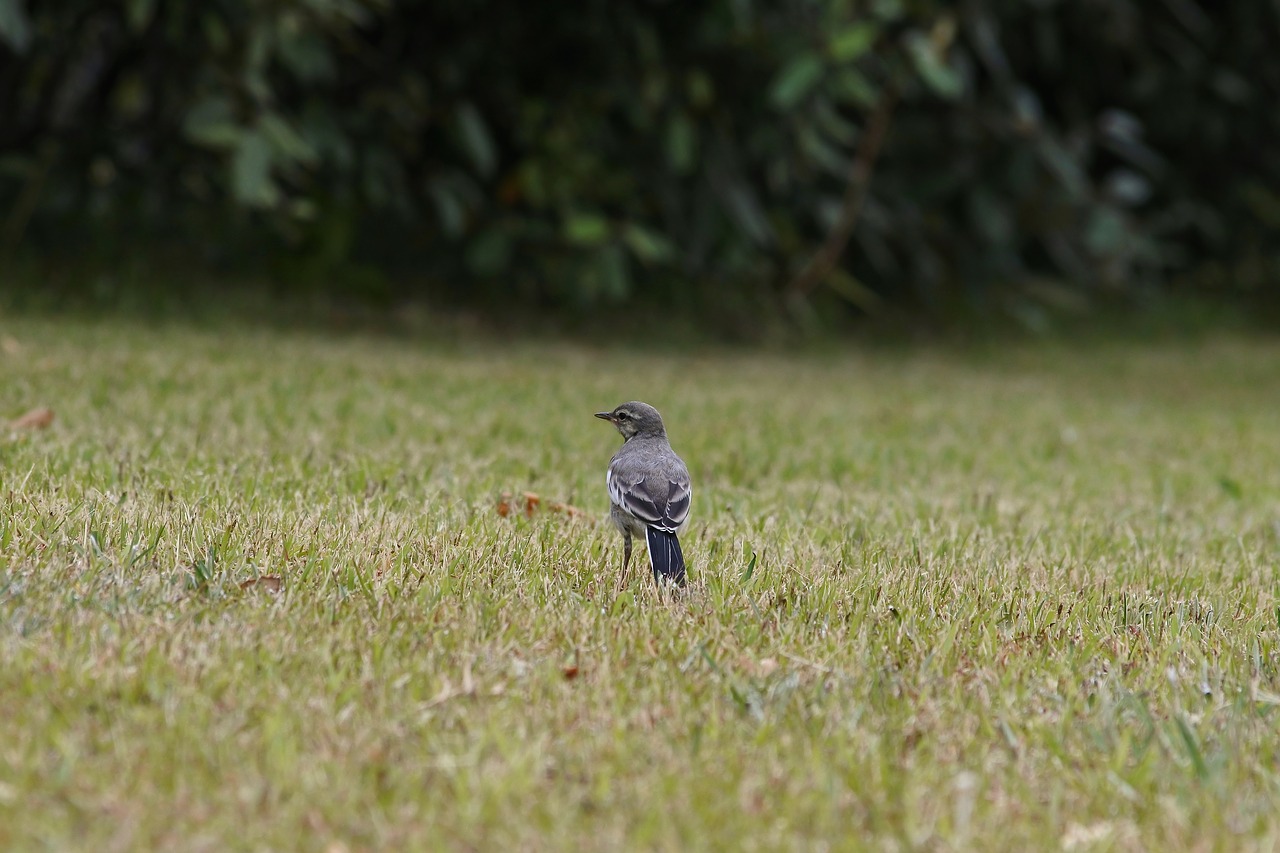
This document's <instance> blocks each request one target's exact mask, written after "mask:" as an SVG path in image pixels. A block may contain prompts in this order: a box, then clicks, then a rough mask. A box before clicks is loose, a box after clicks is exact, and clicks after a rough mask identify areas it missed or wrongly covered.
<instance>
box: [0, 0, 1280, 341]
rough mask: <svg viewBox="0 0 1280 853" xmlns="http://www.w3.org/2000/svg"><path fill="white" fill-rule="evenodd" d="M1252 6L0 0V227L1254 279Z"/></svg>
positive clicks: (1275, 249) (1271, 210)
mask: <svg viewBox="0 0 1280 853" xmlns="http://www.w3.org/2000/svg"><path fill="white" fill-rule="evenodd" d="M1278 9H1280V7H1277V5H1276V4H1275V3H1273V2H1270V0H1240V2H1236V3H1230V4H1226V3H1223V4H1213V5H1210V4H1207V3H1205V4H1201V3H1197V2H1196V0H1160V2H1136V0H1130V1H1129V2H1119V0H1078V2H1065V0H1062V1H1060V0H990V2H966V3H962V4H953V3H945V2H935V0H862V2H855V0H823V2H819V0H774V2H763V0H715V2H708V3H698V4H694V3H675V2H663V0H609V2H602V0H596V2H583V3H573V4H562V5H559V6H555V7H551V6H546V5H545V4H544V5H539V4H529V3H522V2H513V0H465V2H464V0H434V2H414V0H278V1H277V2H272V3H260V2H251V0H210V2H205V3H187V2H179V0H124V2H112V3H105V2H94V0H40V2H38V3H35V2H30V0H27V2H24V0H0V116H3V118H2V119H0V248H3V249H8V250H14V249H16V248H23V249H26V248H31V247H35V250H36V251H42V250H43V251H49V250H56V251H57V252H58V253H60V254H65V253H67V252H69V251H71V250H74V249H76V248H77V247H80V246H84V247H92V246H95V245H96V246H107V247H111V248H113V249H114V251H117V252H121V253H126V252H131V251H135V250H136V249H135V248H131V247H137V246H138V245H140V244H141V242H140V241H144V240H145V241H152V242H154V241H170V242H171V243H173V244H176V245H180V246H182V247H184V251H186V252H187V253H189V257H190V258H193V259H194V260H193V262H198V263H200V264H204V265H213V266H217V265H220V264H221V265H224V266H233V267H234V266H236V265H243V264H246V263H254V262H258V261H264V262H267V263H270V264H273V265H274V268H275V269H276V270H277V271H278V272H279V273H280V274H281V275H282V276H284V277H286V278H290V279H292V280H294V281H298V282H302V285H301V286H305V287H315V288H333V287H348V288H349V287H357V288H362V289H371V290H387V289H390V290H393V291H394V290H396V289H397V288H401V289H403V288H427V289H428V290H430V291H431V292H433V293H436V294H444V295H449V296H454V297H457V298H461V299H465V300H468V301H472V302H474V303H478V304H483V303H485V302H489V303H492V302H494V301H496V300H503V301H512V300H516V301H519V302H523V303H527V304H536V305H542V306H552V307H556V306H559V307H566V306H582V305H586V306H590V305H597V306H598V305H607V304H611V303H622V302H626V301H629V300H634V299H649V300H652V301H654V302H661V303H664V304H668V305H671V306H672V307H673V309H676V310H683V311H687V312H690V313H693V314H714V313H716V312H722V311H725V310H729V311H730V312H731V313H732V312H733V311H738V312H741V313H743V314H750V313H751V312H758V311H761V310H775V309H778V308H780V307H785V308H787V309H789V310H790V311H792V312H793V315H794V316H795V317H797V318H802V319H803V318H810V319H818V320H823V319H827V318H833V317H839V316H842V315H846V314H849V313H853V314H862V313H875V312H877V311H879V310H881V309H882V307H883V306H886V305H890V306H901V307H905V308H907V309H908V310H913V311H923V312H925V313H931V314H938V315H943V314H947V313H949V312H954V311H957V310H960V311H970V312H976V313H979V314H983V313H988V312H1008V313H1013V314H1014V315H1016V316H1018V317H1020V318H1021V319H1022V320H1023V321H1024V322H1026V323H1028V324H1030V325H1035V324H1036V323H1037V322H1039V318H1040V316H1041V314H1042V313H1043V312H1044V311H1045V310H1046V309H1063V308H1066V309H1071V308H1075V307H1081V306H1085V305H1087V304H1089V303H1090V302H1093V301H1097V300H1098V299H1099V298H1103V299H1109V298H1112V297H1120V298H1123V299H1141V298H1143V297H1144V295H1147V294H1150V293H1155V292H1161V291H1164V290H1167V289H1169V288H1183V289H1189V290H1194V291H1196V292H1197V293H1205V292H1224V293H1229V294H1231V295H1240V294H1255V295H1264V296H1265V295H1268V293H1274V291H1275V290H1276V288H1277V282H1278V281H1280V157H1278V155H1277V154H1276V149H1275V147H1274V144H1273V143H1274V142H1275V141H1277V140H1280V133H1278V132H1277V131H1280V111H1277V110H1276V109H1275V105H1276V103H1277V97H1278V96H1280V56H1278V55H1277V53H1276V51H1275V50H1274V49H1273V47H1274V45H1275V44H1277V43H1280V11H1278ZM877 112H879V114H880V117H881V118H882V119H883V120H884V122H885V123H886V124H887V125H888V128H889V129H888V135H887V139H886V142H885V145H884V147H883V151H882V152H881V153H880V156H879V157H878V158H876V159H875V162H874V163H870V162H861V163H860V162H859V161H860V160H866V159H867V157H866V152H865V151H864V150H863V148H862V147H861V143H862V142H863V141H864V140H865V139H866V137H867V134H868V127H869V125H870V122H872V121H873V120H874V117H875V116H876V115H877ZM859 167H861V169H862V171H861V172H859ZM860 175H862V176H865V175H869V176H870V177H869V180H868V181H866V183H867V186H866V187H864V188H863V189H865V192H850V189H851V188H850V183H851V182H854V183H857V182H858V181H859V180H860ZM854 204H856V211H855V210H853V209H852V208H851V205H854ZM854 213H856V217H855V216H854V215H852V214H854ZM842 219H844V220H847V221H848V223H849V224H850V225H851V226H852V229H851V234H850V239H849V242H848V245H847V246H844V245H837V246H835V247H834V248H836V249H838V250H839V251H838V252H837V253H836V258H837V261H838V262H837V263H835V264H833V265H831V266H830V268H829V269H826V268H824V269H822V270H821V275H820V276H819V278H818V281H817V283H816V286H814V287H812V288H810V287H807V286H806V287H797V286H796V282H797V276H798V275H800V273H801V271H802V270H804V269H805V268H806V266H807V265H808V264H809V263H810V260H811V259H812V258H813V257H814V256H815V255H817V254H818V253H819V252H820V251H821V249H822V247H823V246H824V245H828V244H829V242H830V241H831V239H832V235H833V232H835V231H837V230H838V224H839V223H841V221H842ZM86 250H87V248H86ZM406 270H412V271H413V275H412V276H406V275H403V274H402V273H404V271H406ZM353 271H356V273H357V274H353ZM397 282H398V283H397ZM424 282H425V283H424ZM1272 298H1274V297H1272Z"/></svg>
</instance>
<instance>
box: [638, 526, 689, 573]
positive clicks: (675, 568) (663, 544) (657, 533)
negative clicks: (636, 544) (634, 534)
mask: <svg viewBox="0 0 1280 853" xmlns="http://www.w3.org/2000/svg"><path fill="white" fill-rule="evenodd" d="M645 533H646V536H647V538H648V540H649V565H651V566H653V579H654V580H655V581H657V582H658V586H662V581H663V580H666V581H667V582H669V583H673V584H675V585H676V586H684V551H682V550H680V539H679V537H677V536H676V535H675V534H674V533H668V532H666V531H665V530H658V529H657V528H654V527H650V528H648V529H647V530H646V531H645Z"/></svg>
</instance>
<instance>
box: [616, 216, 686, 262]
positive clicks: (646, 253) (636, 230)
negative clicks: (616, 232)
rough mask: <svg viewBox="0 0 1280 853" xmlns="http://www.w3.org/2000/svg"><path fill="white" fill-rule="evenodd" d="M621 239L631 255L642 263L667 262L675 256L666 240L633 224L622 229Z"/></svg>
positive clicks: (673, 250)
mask: <svg viewBox="0 0 1280 853" xmlns="http://www.w3.org/2000/svg"><path fill="white" fill-rule="evenodd" d="M622 239H623V241H625V242H626V244H627V248H629V249H630V250H631V252H632V254H634V255H635V256H636V257H637V258H639V259H640V260H641V261H643V262H644V263H662V262H664V261H669V260H671V257H672V256H673V255H674V254H675V249H674V248H673V247H672V245H671V242H670V241H669V240H667V238H665V237H663V236H662V235H661V234H659V233H658V232H656V231H650V230H649V229H647V228H645V227H644V226H642V225H636V224H635V223H631V224H628V225H627V226H626V227H625V228H623V229H622Z"/></svg>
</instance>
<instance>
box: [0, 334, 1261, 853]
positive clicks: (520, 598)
mask: <svg viewBox="0 0 1280 853" xmlns="http://www.w3.org/2000/svg"><path fill="white" fill-rule="evenodd" d="M0 337H4V338H7V339H8V340H9V341H10V342H11V343H12V344H14V345H13V346H6V348H5V349H4V350H3V351H0V371H2V372H3V375H4V377H5V381H4V383H3V384H2V385H0V406H2V407H3V408H0V415H2V416H4V417H6V418H9V417H17V416H19V415H21V414H22V413H23V412H25V411H27V410H29V409H32V408H35V407H39V406H48V407H50V408H52V409H53V410H54V412H55V413H56V419H55V420H54V422H53V424H52V425H51V426H50V427H48V428H47V429H44V430H29V429H15V430H11V431H9V432H7V433H5V434H4V435H3V437H2V438H0V478H2V480H0V660H2V661H3V666H2V667H0V847H3V848H4V849H46V848H47V849H60V850H61V849H84V850H111V849H116V850H132V849H149V848H181V849H190V850H204V849H208V850H224V849H268V848H272V849H349V850H362V849H367V850H375V849H412V848H422V847H457V848H486V849H493V848H508V847H519V848H537V849H566V848H574V847H577V848H601V847H610V846H622V845H624V844H625V845H627V846H633V847H636V846H639V847H661V848H681V849H684V848H688V847H706V848H734V847H744V848H771V847H783V846H786V847H791V846H796V845H801V844H804V845H808V844H813V845H817V844H829V845H831V846H839V847H852V846H861V845H865V846H872V847H883V848H917V847H925V848H946V849H950V848H972V849H984V850H985V849H991V850H994V849H1010V850H1022V849H1029V848H1046V847H1063V848H1066V849H1121V850H1129V849H1132V850H1139V849H1157V848H1160V847H1173V848H1179V849H1181V848H1196V849H1216V848H1229V849H1249V848H1253V849H1259V850H1263V849H1274V847H1276V846H1277V845H1280V821H1278V819H1277V817H1276V815H1277V814H1278V813H1280V746H1278V743H1280V739H1278V738H1277V737H1276V734H1275V732H1276V730H1277V725H1278V724H1280V649H1278V645H1280V601H1278V600H1277V591H1278V588H1277V581H1276V562H1277V555H1278V554H1280V405H1277V402H1276V401H1277V400H1280V347H1276V346H1275V345H1271V344H1265V343H1249V342H1218V343H1213V344H1208V345H1203V346H1198V347H1194V348H1185V349H1174V348H1170V347H1163V348H1123V347H1118V348H1104V349H1099V350H1097V351H1094V352H1089V353H1083V352H1078V351H1070V350H1051V349H1018V350H1012V351H1008V352H1004V353H1001V354H1000V355H998V356H963V357H958V356H955V355H953V354H939V353H933V354H916V355H888V354H883V353H881V354H868V353H862V354H857V353H849V354H843V355H840V356H825V357H816V356H815V357H799V356H792V357H786V356H763V355H750V356H748V355H736V354H726V353H718V354H716V353H713V354H702V355H697V356H691V357H677V356H673V355H672V356H646V357H645V358H646V360H647V363H648V366H647V369H645V370H643V371H641V370H640V369H639V368H638V365H637V355H636V354H634V353H629V352H624V351H621V350H606V351H587V350H583V349H571V348H557V347H553V346H542V345H524V346H512V347H511V348H509V349H505V350H502V351H492V350H486V349H481V348H476V349H474V350H473V349H469V348H467V347H461V348H459V347H456V346H455V347H451V348H449V349H442V348H436V347H433V346H432V345H430V344H429V343H428V344H410V343H405V342H395V341H383V340H372V339H363V338H345V339H325V338H322V337H317V336H309V335H304V334H288V335H273V334H270V333H267V332H255V331H235V330H232V329H230V328H227V329H218V330H211V331H202V330H193V329H190V328H168V329H163V328H162V329H151V330H146V329H142V328H139V327H136V326H126V325H120V324H112V323H104V324H97V325H95V324H85V323H62V324H58V323H54V322H51V321H42V320H17V321H9V322H6V323H4V324H3V325H0ZM632 398H639V399H646V400H649V401H650V402H653V403H654V404H656V405H657V406H658V407H659V408H660V409H662V411H663V413H664V415H665V416H666V418H667V421H668V425H669V429H670V432H671V435H672V439H673V442H674V444H675V446H676V449H677V450H678V451H679V452H680V453H681V454H682V455H683V456H684V458H685V459H686V460H687V461H688V463H689V465H690V469H691V471H692V474H693V477H694V483H695V498H694V520H693V522H692V524H691V526H690V529H689V532H688V534H687V536H686V546H685V551H686V554H687V555H688V556H689V557H690V558H691V563H692V578H693V586H692V589H691V591H690V593H689V594H688V595H687V596H686V597H685V599H684V600H683V601H681V602H678V603H674V604H673V603H663V602H660V601H658V600H657V598H656V596H655V594H654V592H653V591H652V589H651V582H650V581H649V579H648V578H647V577H646V576H645V575H644V574H643V573H636V574H635V576H634V577H632V578H630V579H626V582H625V583H623V582H622V580H623V579H620V578H619V576H618V575H619V569H620V562H621V553H620V550H621V549H620V546H619V542H618V541H617V539H616V537H615V535H614V534H613V533H612V532H611V530H610V529H609V528H608V527H607V526H605V525H603V524H592V523H591V522H590V518H588V519H585V520H584V519H575V518H568V517H565V516H564V515H561V514H553V513H539V514H536V515H535V516H534V517H532V518H525V517H523V516H522V515H520V514H514V515H511V516H508V517H505V518H504V517H501V516H500V515H499V514H498V513H497V512H496V511H495V505H496V502H497V499H498V496H499V495H500V494H501V493H502V492H503V491H513V492H521V491H533V492H536V493H538V494H540V495H542V496H544V497H545V498H547V499H548V500H558V501H564V502H567V503H570V504H572V505H576V506H579V507H582V508H585V509H588V510H590V517H593V518H603V516H604V514H605V510H606V497H605V494H604V485H603V483H604V478H603V471H604V465H605V463H606V462H607V460H608V458H609V456H610V454H611V453H612V452H613V450H614V449H615V446H616V441H617V436H616V435H615V434H614V433H613V431H612V430H610V429H608V428H607V426H606V425H602V424H601V423H600V422H599V421H596V420H595V419H593V418H592V417H591V413H592V412H594V411H598V410H600V409H602V408H605V407H608V406H610V405H613V404H615V403H617V402H620V401H622V400H625V399H632ZM264 576H265V577H268V578H274V577H279V578H280V583H279V589H278V590H276V589H274V587H275V586H276V585H275V584H274V582H272V581H260V582H258V583H254V584H248V585H247V586H246V585H244V584H245V582H247V581H251V580H253V579H255V578H259V577H264ZM619 589H621V591H620V592H619Z"/></svg>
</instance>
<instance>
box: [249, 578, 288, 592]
mask: <svg viewBox="0 0 1280 853" xmlns="http://www.w3.org/2000/svg"><path fill="white" fill-rule="evenodd" d="M283 585H284V581H283V580H282V579H281V578H280V576H279V575H262V576H260V577H256V578H249V580H247V581H241V582H240V588H241V589H249V588H251V587H255V586H256V587H260V588H262V589H264V590H266V591H267V592H279V591H280V587H281V586H283Z"/></svg>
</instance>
